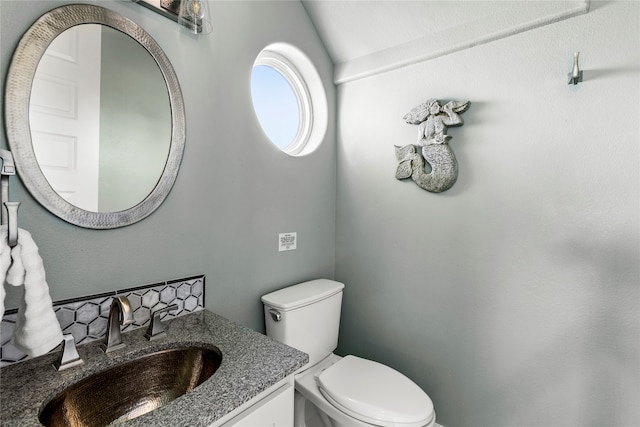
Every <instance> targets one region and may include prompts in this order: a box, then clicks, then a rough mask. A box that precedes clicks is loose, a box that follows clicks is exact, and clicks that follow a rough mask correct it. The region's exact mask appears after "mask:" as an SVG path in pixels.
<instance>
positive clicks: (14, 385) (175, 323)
mask: <svg viewBox="0 0 640 427" xmlns="http://www.w3.org/2000/svg"><path fill="white" fill-rule="evenodd" d="M163 323H164V325H165V330H166V332H167V336H166V337H164V338H162V339H160V340H157V341H151V342H150V341H148V340H147V339H145V338H144V333H145V330H146V328H139V329H136V330H133V331H131V332H127V333H124V334H123V335H122V338H123V341H124V343H125V344H126V347H125V348H124V349H122V350H117V351H115V352H113V353H110V354H109V355H107V354H105V353H104V352H103V351H102V350H101V349H100V344H101V342H100V341H94V342H91V343H89V344H86V345H80V346H78V352H79V353H80V357H82V359H84V361H85V363H84V364H83V365H81V366H78V367H74V368H70V369H68V370H65V371H62V372H57V371H56V370H55V369H54V368H53V366H52V363H53V361H54V360H56V359H57V357H58V355H57V354H56V353H50V354H47V355H44V356H40V357H37V358H34V359H31V360H27V361H24V362H19V363H16V364H13V365H10V366H7V367H4V368H2V369H0V422H1V424H2V425H3V426H7V427H8V426H20V427H29V426H36V427H37V426H41V424H40V422H39V421H38V412H39V410H40V407H41V405H42V404H43V403H44V402H47V401H48V400H49V399H50V398H52V397H53V396H54V395H55V394H57V393H58V392H60V391H61V390H62V389H64V388H66V387H67V386H69V385H71V384H73V383H75V382H76V381H78V380H80V379H81V378H83V377H85V376H87V375H91V374H93V373H95V372H98V371H102V370H104V369H107V368H109V367H111V366H114V365H117V364H119V363H122V362H125V361H128V360H131V359H134V358H136V357H139V356H140V355H143V354H147V353H150V352H153V351H157V350H165V349H169V348H175V347H182V346H190V345H198V344H208V345H211V344H213V345H215V346H216V347H218V348H219V349H220V351H221V353H222V363H221V364H220V367H219V368H218V370H217V371H216V372H215V373H214V374H213V376H211V378H209V379H208V380H207V381H205V382H204V383H202V384H201V385H200V386H198V387H196V388H195V389H194V390H192V391H191V392H189V393H187V394H185V395H183V396H181V397H179V398H177V399H176V400H174V401H172V402H170V403H169V404H167V405H165V406H163V407H160V408H158V409H156V410H155V411H152V412H149V413H147V414H145V415H142V416H140V417H138V418H134V419H133V420H130V421H128V422H127V423H126V424H125V425H127V426H169V425H174V426H175V425H182V426H191V427H197V426H208V425H210V424H211V423H213V422H215V421H216V420H219V419H220V418H222V417H223V416H225V415H226V414H228V413H229V412H231V411H232V410H234V409H236V408H237V407H239V406H240V405H242V404H243V403H245V402H247V401H249V400H250V399H252V398H253V397H255V396H257V395H258V394H260V393H261V392H263V391H265V390H267V389H268V388H269V387H271V386H272V385H274V384H276V383H278V382H279V381H280V380H282V379H284V378H285V377H286V376H288V375H289V374H292V373H293V372H294V371H296V370H297V369H298V368H300V367H302V366H304V365H305V364H306V363H307V362H308V356H307V355H306V354H305V353H302V352H300V351H298V350H296V349H293V348H291V347H288V346H286V345H284V344H282V343H279V342H276V341H274V340H272V339H270V338H268V337H267V336H265V335H262V334H260V333H258V332H255V331H253V330H251V329H248V328H245V327H243V326H241V325H238V324H236V323H234V322H231V321H230V320H227V319H225V318H224V317H221V316H219V315H217V314H214V313H211V312H210V311H207V310H202V311H199V312H196V313H192V314H188V315H185V316H181V317H177V318H175V319H173V320H169V321H167V322H163Z"/></svg>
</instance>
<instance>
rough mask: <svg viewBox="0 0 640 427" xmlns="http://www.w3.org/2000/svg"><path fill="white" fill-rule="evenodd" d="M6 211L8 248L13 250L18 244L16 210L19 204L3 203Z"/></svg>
mask: <svg viewBox="0 0 640 427" xmlns="http://www.w3.org/2000/svg"><path fill="white" fill-rule="evenodd" d="M4 206H5V208H6V209H7V228H8V233H9V234H8V240H7V242H8V243H9V247H10V248H13V247H14V246H15V245H17V244H18V208H19V207H20V202H4Z"/></svg>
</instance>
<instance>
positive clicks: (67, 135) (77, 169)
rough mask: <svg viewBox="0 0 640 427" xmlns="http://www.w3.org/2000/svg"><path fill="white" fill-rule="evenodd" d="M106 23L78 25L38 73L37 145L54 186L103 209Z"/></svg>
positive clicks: (34, 101)
mask: <svg viewBox="0 0 640 427" xmlns="http://www.w3.org/2000/svg"><path fill="white" fill-rule="evenodd" d="M101 32H102V30H101V26H100V25H79V26H75V27H72V28H70V29H69V30H67V31H65V32H64V33H62V34H60V36H58V37H57V38H56V39H55V40H54V41H53V43H51V45H50V46H49V48H48V49H47V51H46V53H45V54H44V55H43V57H42V59H41V60H40V64H39V65H38V72H37V73H36V76H35V78H34V82H33V88H32V94H31V103H30V115H29V119H30V125H31V135H32V143H33V149H34V152H35V154H36V157H37V158H38V162H39V164H40V168H41V169H42V171H43V173H44V174H45V176H46V177H47V180H48V181H49V184H50V185H51V187H53V189H54V190H55V191H56V192H57V193H58V194H59V195H60V196H61V197H63V198H64V199H65V200H67V201H68V202H69V203H71V204H73V205H75V206H78V207H81V208H82V209H85V210H89V211H98V174H99V153H100V66H101V65H100V64H101Z"/></svg>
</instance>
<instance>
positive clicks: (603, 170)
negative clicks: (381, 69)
mask: <svg viewBox="0 0 640 427" xmlns="http://www.w3.org/2000/svg"><path fill="white" fill-rule="evenodd" d="M639 17H640V3H637V2H611V3H609V2H607V3H599V2H595V3H593V4H592V7H591V11H590V12H589V13H588V14H586V15H582V16H578V17H575V18H572V19H569V20H567V21H563V22H558V23H555V24H552V25H550V26H546V27H543V28H539V29H536V30H532V31H529V32H526V33H523V34H519V35H516V36H512V37H509V38H507V39H502V40H499V41H495V42H492V43H489V44H485V45H481V46H477V47H474V48H471V49H467V50H464V51H461V52H458V53H455V54H452V55H449V56H445V57H442V58H438V59H435V60H432V61H429V62H425V63H420V64H417V65H413V66H409V67H406V68H403V69H400V70H397V71H392V72H389V73H386V74H381V75H378V76H374V77H369V78H365V79H363V80H359V81H355V82H352V83H346V84H343V85H341V86H339V89H338V111H339V114H338V156H337V180H338V182H337V184H338V185H337V191H338V195H337V212H338V215H337V234H336V260H337V261H336V262H337V264H336V279H337V280H340V281H343V282H344V283H345V284H346V290H345V296H344V308H343V318H342V326H341V336H340V347H339V351H340V352H341V353H353V354H359V355H362V356H365V357H371V358H374V359H377V360H380V361H382V362H386V363H388V364H389V365H391V366H394V367H396V368H397V369H399V370H400V371H401V372H404V373H406V374H407V375H409V376H410V377H411V378H413V379H414V380H415V381H416V382H417V383H418V384H419V385H420V386H422V387H423V388H424V389H425V390H426V391H427V392H428V394H429V395H430V396H431V397H432V398H433V400H434V404H435V407H436V412H437V414H438V422H439V423H440V424H442V425H446V426H447V427H484V426H486V427H501V426H504V427H506V426H518V427H523V426H546V427H550V426H618V427H620V426H638V425H640V424H639V423H640V421H639V420H640V409H639V406H638V402H639V401H640V391H639V387H640V366H639V363H640V349H639V347H640V346H639V338H638V337H639V336H640V327H639V326H640V318H639V313H640V304H639V301H640V294H639V286H640V285H639V284H640V272H639V267H638V264H639V263H638V261H639V259H640V242H639V218H640V209H639V196H640V185H639V184H640V179H639V178H640V175H639V171H640V168H639V159H640V157H639V153H640V152H639V148H638V143H639V141H640V132H639V114H640V107H639V101H640V96H639V95H640V94H639V88H640V86H639V76H640V73H639V66H640V59H639V54H640V39H639V21H640V19H639ZM574 51H580V52H581V56H580V58H581V65H582V67H583V69H584V70H585V75H584V80H585V81H584V82H583V83H581V84H580V85H578V86H575V87H573V86H568V85H567V77H566V75H567V73H568V72H569V71H570V69H571V64H572V54H573V52H574ZM430 97H435V98H439V99H441V100H449V99H456V100H465V99H469V100H470V101H471V103H472V104H471V107H470V109H469V110H468V111H467V112H466V113H464V115H463V117H464V119H465V124H464V126H462V127H460V128H452V129H450V131H449V134H450V135H451V136H452V137H453V138H452V140H451V141H450V146H451V147H452V149H453V151H454V152H455V154H456V156H457V159H458V163H459V170H460V173H459V178H458V181H457V183H456V184H455V185H454V187H453V188H452V189H450V190H449V191H447V192H445V193H441V194H432V193H428V192H426V191H424V190H421V189H420V188H418V187H417V186H416V185H415V184H414V183H413V182H412V181H410V180H408V181H402V182H401V181H398V180H396V179H395V177H394V174H395V170H396V166H397V161H396V159H395V156H394V147H393V146H394V145H405V144H410V143H413V142H414V140H415V135H416V127H415V126H412V125H408V124H405V123H404V122H403V120H402V116H403V115H404V114H405V113H406V112H408V111H409V110H410V109H411V108H413V107H414V106H416V105H417V104H419V103H421V102H423V101H425V100H426V99H427V98H430Z"/></svg>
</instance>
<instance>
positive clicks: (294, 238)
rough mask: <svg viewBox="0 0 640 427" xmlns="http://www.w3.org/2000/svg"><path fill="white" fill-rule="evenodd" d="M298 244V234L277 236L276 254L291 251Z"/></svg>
mask: <svg viewBox="0 0 640 427" xmlns="http://www.w3.org/2000/svg"><path fill="white" fill-rule="evenodd" d="M297 243H298V233H280V234H278V252H282V251H292V250H294V249H295V248H296V245H297Z"/></svg>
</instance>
